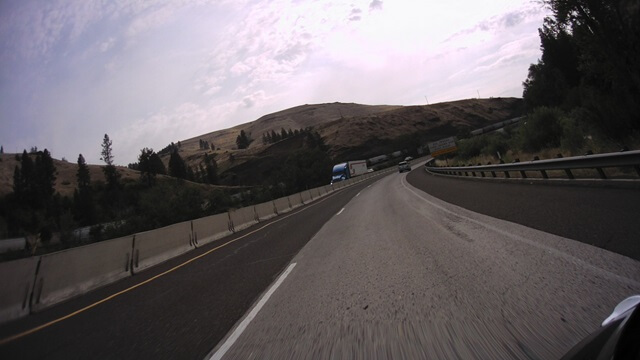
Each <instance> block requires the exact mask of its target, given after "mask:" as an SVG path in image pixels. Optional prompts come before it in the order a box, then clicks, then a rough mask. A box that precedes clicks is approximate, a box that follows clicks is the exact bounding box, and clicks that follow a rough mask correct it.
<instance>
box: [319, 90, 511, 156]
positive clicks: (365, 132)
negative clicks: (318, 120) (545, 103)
mask: <svg viewBox="0 0 640 360" xmlns="http://www.w3.org/2000/svg"><path fill="white" fill-rule="evenodd" d="M521 104H522V101H521V99H516V98H491V99H468V100H460V101H454V102H447V103H440V104H434V105H423V106H405V107H398V108H396V109H391V110H388V111H383V112H379V113H375V114H370V115H364V116H353V117H350V118H346V119H344V120H341V121H331V122H329V123H326V124H322V125H320V126H318V127H317V130H318V131H319V132H320V134H321V135H322V138H323V139H324V141H325V143H326V144H327V145H329V147H330V154H331V155H332V156H333V157H337V158H345V157H346V158H347V159H345V160H348V158H349V157H353V156H355V157H358V158H368V157H372V156H376V155H380V154H384V153H388V152H391V151H395V150H402V149H398V148H394V147H396V146H397V144H393V140H394V139H398V138H400V137H402V136H406V135H418V136H419V137H420V138H421V139H422V143H426V142H430V141H434V140H439V139H441V138H444V137H448V136H454V135H456V134H458V133H460V132H461V131H464V130H465V129H467V130H474V129H477V128H481V127H483V126H486V125H488V124H491V123H495V122H500V121H503V120H507V119H510V118H513V117H517V116H520V115H521V113H522V109H521Z"/></svg>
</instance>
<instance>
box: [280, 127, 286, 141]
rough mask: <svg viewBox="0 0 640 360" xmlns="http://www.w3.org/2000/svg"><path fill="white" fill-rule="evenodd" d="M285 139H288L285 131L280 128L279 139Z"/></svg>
mask: <svg viewBox="0 0 640 360" xmlns="http://www.w3.org/2000/svg"><path fill="white" fill-rule="evenodd" d="M287 137H288V134H287V130H285V129H284V128H281V130H280V138H281V139H286V138H287Z"/></svg>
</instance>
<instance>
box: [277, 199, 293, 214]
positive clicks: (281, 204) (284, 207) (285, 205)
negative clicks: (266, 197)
mask: <svg viewBox="0 0 640 360" xmlns="http://www.w3.org/2000/svg"><path fill="white" fill-rule="evenodd" d="M273 203H274V204H275V207H276V211H277V212H278V214H284V213H286V212H288V211H291V204H289V197H288V196H285V197H283V198H280V199H276V200H274V201H273Z"/></svg>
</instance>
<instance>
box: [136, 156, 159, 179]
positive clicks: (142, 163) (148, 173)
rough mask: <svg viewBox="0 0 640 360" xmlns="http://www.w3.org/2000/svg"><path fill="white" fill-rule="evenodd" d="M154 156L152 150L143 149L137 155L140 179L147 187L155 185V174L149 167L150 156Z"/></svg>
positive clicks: (150, 166)
mask: <svg viewBox="0 0 640 360" xmlns="http://www.w3.org/2000/svg"><path fill="white" fill-rule="evenodd" d="M153 154H155V152H153V149H149V148H144V149H142V150H140V155H138V164H139V165H138V168H139V169H140V178H141V179H144V181H145V182H146V183H147V186H148V187H151V186H153V185H154V184H155V178H156V172H155V169H154V168H153V166H152V165H151V156H152V155H153Z"/></svg>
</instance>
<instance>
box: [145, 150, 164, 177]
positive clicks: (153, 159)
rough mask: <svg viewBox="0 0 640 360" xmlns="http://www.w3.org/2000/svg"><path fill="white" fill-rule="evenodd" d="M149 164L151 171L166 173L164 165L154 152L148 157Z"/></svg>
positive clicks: (159, 173) (160, 173)
mask: <svg viewBox="0 0 640 360" xmlns="http://www.w3.org/2000/svg"><path fill="white" fill-rule="evenodd" d="M149 164H150V165H151V171H153V172H154V173H156V174H158V175H167V168H165V167H164V163H163V162H162V159H160V156H159V155H158V154H156V153H155V152H154V153H152V154H151V156H150V157H149Z"/></svg>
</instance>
